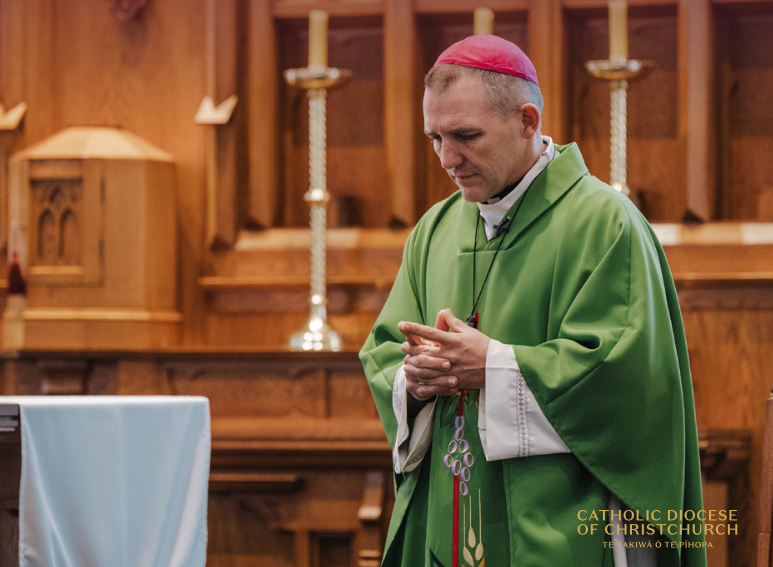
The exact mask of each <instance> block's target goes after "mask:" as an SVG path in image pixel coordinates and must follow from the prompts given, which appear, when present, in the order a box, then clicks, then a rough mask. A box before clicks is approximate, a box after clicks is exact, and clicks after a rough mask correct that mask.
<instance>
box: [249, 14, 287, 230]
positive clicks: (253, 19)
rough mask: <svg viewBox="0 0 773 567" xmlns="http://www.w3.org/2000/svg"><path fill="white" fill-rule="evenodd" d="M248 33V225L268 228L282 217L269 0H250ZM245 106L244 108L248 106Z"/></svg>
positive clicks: (276, 84)
mask: <svg viewBox="0 0 773 567" xmlns="http://www.w3.org/2000/svg"><path fill="white" fill-rule="evenodd" d="M247 19H248V22H249V24H248V33H247V66H246V68H247V77H246V81H247V85H246V94H247V96H246V100H244V101H243V105H244V106H243V109H242V111H243V112H246V114H247V146H248V152H249V160H248V163H249V171H248V176H247V179H248V199H247V211H246V223H245V224H246V226H247V227H248V228H269V227H272V226H275V225H276V224H277V222H278V220H279V218H278V215H279V191H280V187H279V168H280V163H279V151H278V146H279V120H278V114H279V82H280V81H282V80H283V79H282V77H281V73H280V70H279V69H278V66H277V57H278V54H277V49H276V41H277V38H276V32H275V24H274V16H273V13H272V3H271V1H270V0H250V3H249V8H248V14H247ZM245 109H246V110H245Z"/></svg>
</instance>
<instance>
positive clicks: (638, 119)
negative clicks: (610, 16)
mask: <svg viewBox="0 0 773 567" xmlns="http://www.w3.org/2000/svg"><path fill="white" fill-rule="evenodd" d="M628 22H629V30H630V36H629V52H630V57H631V58H636V59H649V60H653V61H654V62H655V68H654V69H653V70H652V71H651V72H650V73H649V74H648V75H646V76H645V77H643V78H638V79H635V80H633V81H631V82H630V83H629V87H628V185H629V187H630V188H631V190H632V191H639V192H641V196H642V201H643V204H642V209H643V212H644V214H645V215H646V216H647V218H648V219H649V220H650V221H656V222H679V221H681V220H682V218H683V217H684V212H685V209H686V193H685V189H684V187H685V166H684V163H685V157H684V148H683V146H682V145H681V144H680V141H679V135H678V134H679V133H678V127H677V126H678V121H679V118H678V106H677V104H676V103H675V101H676V100H677V90H678V77H677V75H678V69H677V51H678V50H677V35H678V33H677V27H678V26H677V14H676V10H675V6H651V7H639V8H637V7H631V8H630V10H629V20H628ZM566 25H567V28H568V30H567V38H568V42H569V54H570V55H569V76H568V78H567V80H568V83H569V87H568V88H569V93H570V94H569V97H570V102H569V105H570V106H569V107H570V117H569V120H570V124H571V137H572V139H573V140H574V141H576V142H578V144H579V147H580V150H581V151H582V153H583V156H584V158H585V163H586V164H587V165H588V169H589V170H590V172H591V174H593V175H596V176H597V177H599V178H600V179H602V180H608V179H609V132H610V127H609V120H610V119H609V116H610V106H609V100H610V95H609V85H608V83H607V82H606V81H600V80H597V79H593V78H592V77H590V75H589V74H588V72H587V71H586V70H585V62H586V61H588V60H591V59H607V58H608V57H609V39H608V38H609V31H608V20H607V17H606V10H605V9H601V10H600V9H588V10H574V9H573V10H571V11H567V18H566Z"/></svg>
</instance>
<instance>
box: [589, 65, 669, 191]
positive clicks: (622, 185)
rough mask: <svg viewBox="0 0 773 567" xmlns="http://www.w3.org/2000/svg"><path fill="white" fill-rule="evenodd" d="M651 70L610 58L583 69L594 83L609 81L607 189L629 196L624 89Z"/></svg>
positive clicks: (649, 66)
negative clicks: (600, 80) (609, 186)
mask: <svg viewBox="0 0 773 567" xmlns="http://www.w3.org/2000/svg"><path fill="white" fill-rule="evenodd" d="M653 66H654V63H653V62H652V61H640V60H637V59H627V58H625V57H622V56H619V55H617V56H613V57H610V58H609V59H600V60H596V61H588V62H587V63H586V64H585V68H586V69H587V70H588V71H589V72H590V74H591V75H593V76H594V77H596V78H597V79H603V80H605V81H609V86H610V88H611V93H610V95H611V100H610V104H611V108H610V146H609V162H610V164H609V165H610V167H609V170H610V171H609V173H610V176H609V177H610V185H612V187H614V188H615V189H617V190H618V191H621V192H622V193H623V194H624V195H628V194H629V193H630V190H629V189H628V180H627V175H628V174H627V163H628V153H627V152H628V147H627V136H628V132H627V128H628V126H627V120H628V118H627V111H628V109H627V106H628V100H627V89H628V81H631V80H633V79H635V78H636V77H641V76H643V75H644V74H645V73H646V72H647V71H649V69H650V68H652V67H653Z"/></svg>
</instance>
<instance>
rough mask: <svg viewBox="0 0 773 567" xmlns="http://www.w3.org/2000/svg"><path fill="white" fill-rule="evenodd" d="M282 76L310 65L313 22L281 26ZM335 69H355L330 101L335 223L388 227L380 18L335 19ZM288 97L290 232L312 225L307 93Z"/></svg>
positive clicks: (284, 99)
mask: <svg viewBox="0 0 773 567" xmlns="http://www.w3.org/2000/svg"><path fill="white" fill-rule="evenodd" d="M277 26H278V27H277V34H278V38H279V64H280V70H284V69H290V68H297V67H305V66H306V65H307V63H308V47H307V45H308V30H307V27H308V23H307V20H306V19H303V20H279V21H278V23H277ZM329 32H330V33H329V36H328V41H329V47H328V65H330V66H331V67H338V68H344V69H351V70H352V72H353V77H352V79H351V81H349V82H348V83H347V84H345V85H344V86H342V87H338V88H336V89H333V90H331V91H329V92H328V95H327V188H328V191H329V192H330V194H331V201H330V204H329V205H328V224H329V226H337V225H348V226H351V225H355V226H366V227H370V228H378V227H386V226H387V225H388V224H389V220H390V194H389V191H388V175H387V165H386V163H387V159H386V148H385V145H384V127H385V125H384V56H383V54H384V38H383V30H382V21H381V18H380V17H353V18H335V17H331V19H330V29H329ZM280 93H281V95H280V96H281V99H280V100H281V102H280V108H281V111H280V112H281V128H282V152H283V153H282V156H281V158H280V159H281V161H282V180H281V185H282V187H283V190H282V197H283V200H282V202H281V209H282V217H283V222H284V224H285V225H286V226H302V227H307V226H308V224H309V207H308V204H307V203H306V202H305V201H304V200H303V196H304V194H305V193H306V192H307V191H308V189H309V141H308V140H309V123H308V100H307V98H306V96H305V93H304V92H302V91H300V90H297V89H294V88H290V87H288V86H287V85H285V84H283V85H282V88H281V90H280Z"/></svg>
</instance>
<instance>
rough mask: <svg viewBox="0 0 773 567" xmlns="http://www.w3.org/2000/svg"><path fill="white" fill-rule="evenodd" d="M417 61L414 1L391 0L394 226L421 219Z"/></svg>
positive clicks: (388, 63) (389, 148) (387, 55)
mask: <svg viewBox="0 0 773 567" xmlns="http://www.w3.org/2000/svg"><path fill="white" fill-rule="evenodd" d="M416 63H417V58H416V20H415V17H414V13H413V6H412V0H389V1H387V2H386V4H385V6H384V79H385V85H384V86H385V95H384V110H385V119H384V121H385V125H384V126H385V127H384V130H385V131H384V134H385V140H386V154H387V168H388V178H387V182H388V191H389V194H390V196H391V199H390V219H389V224H390V225H391V226H400V227H406V226H413V225H414V224H416V221H417V220H418V215H417V210H416V209H417V195H416V160H415V155H416V129H417V128H418V127H419V124H417V121H416V119H415V118H416V107H415V103H416V99H415V97H414V93H415V91H416V89H415V85H416V82H415V81H416V78H417V74H416V67H417V64H416Z"/></svg>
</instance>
